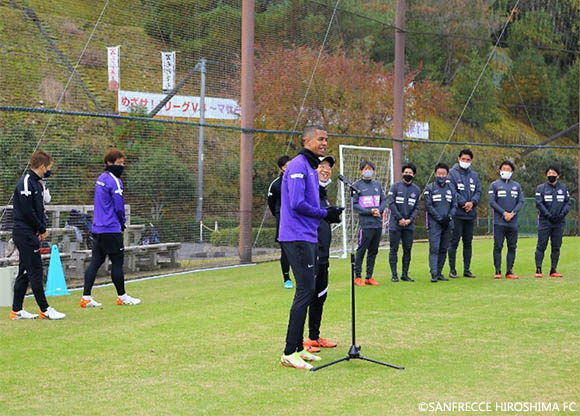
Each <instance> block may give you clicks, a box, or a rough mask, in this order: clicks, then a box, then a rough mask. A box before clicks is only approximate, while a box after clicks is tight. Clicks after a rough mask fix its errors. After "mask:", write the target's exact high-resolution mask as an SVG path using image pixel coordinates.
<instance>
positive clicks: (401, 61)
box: [393, 0, 406, 181]
mask: <svg viewBox="0 0 580 416" xmlns="http://www.w3.org/2000/svg"><path fill="white" fill-rule="evenodd" d="M405 10H406V2H405V0H397V18H396V23H395V25H396V29H395V131H394V138H395V139H402V138H403V124H404V120H405ZM402 164H403V144H402V143H401V142H400V141H394V142H393V171H394V173H395V177H394V180H395V181H399V180H401V166H402Z"/></svg>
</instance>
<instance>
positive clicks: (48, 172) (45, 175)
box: [44, 169, 52, 178]
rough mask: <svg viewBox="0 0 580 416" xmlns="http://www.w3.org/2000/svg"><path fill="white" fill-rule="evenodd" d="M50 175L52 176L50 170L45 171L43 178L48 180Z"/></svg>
mask: <svg viewBox="0 0 580 416" xmlns="http://www.w3.org/2000/svg"><path fill="white" fill-rule="evenodd" d="M51 175H52V169H50V170H47V171H46V172H45V173H44V177H45V178H50V176H51Z"/></svg>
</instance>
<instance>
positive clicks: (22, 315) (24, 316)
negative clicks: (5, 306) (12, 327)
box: [10, 309, 38, 321]
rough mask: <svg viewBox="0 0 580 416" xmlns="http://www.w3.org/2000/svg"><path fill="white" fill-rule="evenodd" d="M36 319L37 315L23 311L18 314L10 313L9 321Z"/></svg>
mask: <svg viewBox="0 0 580 416" xmlns="http://www.w3.org/2000/svg"><path fill="white" fill-rule="evenodd" d="M36 318H38V315H37V314H35V313H30V312H26V311H25V310H24V309H22V310H20V311H18V312H14V311H10V319H12V320H13V321H16V320H18V319H36Z"/></svg>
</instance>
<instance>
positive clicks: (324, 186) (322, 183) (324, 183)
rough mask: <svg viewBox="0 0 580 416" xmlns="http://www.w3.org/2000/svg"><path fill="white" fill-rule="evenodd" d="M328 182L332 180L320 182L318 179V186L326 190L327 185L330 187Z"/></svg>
mask: <svg viewBox="0 0 580 416" xmlns="http://www.w3.org/2000/svg"><path fill="white" fill-rule="evenodd" d="M330 182H332V179H328V180H327V181H326V182H322V181H321V180H320V179H319V180H318V184H319V185H320V186H322V187H323V188H326V187H327V186H328V185H330Z"/></svg>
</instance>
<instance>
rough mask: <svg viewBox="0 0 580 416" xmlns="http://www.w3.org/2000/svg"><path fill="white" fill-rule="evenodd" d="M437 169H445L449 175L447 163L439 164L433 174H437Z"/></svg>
mask: <svg viewBox="0 0 580 416" xmlns="http://www.w3.org/2000/svg"><path fill="white" fill-rule="evenodd" d="M437 169H445V170H446V171H447V173H449V166H448V165H447V163H443V162H439V163H437V164H436V165H435V169H434V170H433V172H437Z"/></svg>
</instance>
